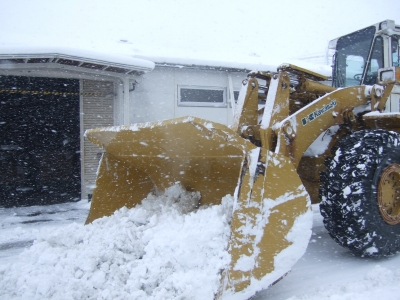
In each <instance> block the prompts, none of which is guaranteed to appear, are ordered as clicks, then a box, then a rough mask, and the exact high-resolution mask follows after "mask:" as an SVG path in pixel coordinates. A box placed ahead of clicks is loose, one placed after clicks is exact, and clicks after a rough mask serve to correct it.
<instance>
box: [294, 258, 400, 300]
mask: <svg viewBox="0 0 400 300" xmlns="http://www.w3.org/2000/svg"><path fill="white" fill-rule="evenodd" d="M399 280H400V270H396V271H392V270H389V269H387V268H384V267H381V266H379V265H378V266H376V267H375V268H374V269H372V270H371V271H369V272H368V273H367V274H366V275H365V276H364V278H363V279H362V280H358V281H355V280H350V279H349V281H350V282H349V283H347V284H343V285H332V286H330V287H327V286H323V287H322V286H321V287H319V288H317V289H316V290H315V291H314V292H313V293H311V294H308V295H303V296H299V297H297V296H295V297H291V298H289V299H288V300H323V299H326V300H328V299H329V300H339V299H349V300H350V299H351V300H365V299H381V298H384V299H399V288H398V283H399Z"/></svg>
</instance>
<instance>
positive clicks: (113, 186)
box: [86, 117, 312, 299]
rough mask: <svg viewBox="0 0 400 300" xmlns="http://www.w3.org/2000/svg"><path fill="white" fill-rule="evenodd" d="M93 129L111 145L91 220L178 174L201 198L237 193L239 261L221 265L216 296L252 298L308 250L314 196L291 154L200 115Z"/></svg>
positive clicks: (234, 227)
mask: <svg viewBox="0 0 400 300" xmlns="http://www.w3.org/2000/svg"><path fill="white" fill-rule="evenodd" d="M86 136H87V138H88V139H89V140H90V141H92V142H93V143H95V144H97V145H99V146H101V147H103V148H104V149H105V151H106V152H105V153H104V155H103V157H102V160H101V163H100V167H99V170H98V174H97V179H96V188H95V189H94V191H93V198H92V204H91V208H90V213H89V216H88V218H87V221H86V223H90V222H92V221H93V220H95V219H97V218H100V217H103V216H108V215H111V214H112V213H113V212H114V211H115V210H117V209H119V208H121V207H123V206H126V207H128V208H131V207H134V206H135V205H136V204H139V203H141V200H142V199H143V198H145V197H146V196H147V194H148V193H150V192H151V191H154V190H159V191H163V190H164V189H166V188H168V187H169V186H171V185H173V184H175V183H176V182H180V184H181V185H182V186H183V187H184V188H185V189H187V190H188V191H199V192H200V194H201V200H200V203H199V205H216V204H220V203H221V199H222V198H223V197H224V196H225V195H227V194H231V195H232V194H234V195H235V203H234V208H233V216H232V223H231V237H230V241H229V245H228V251H229V253H230V255H231V262H230V264H229V265H228V266H226V269H225V270H221V271H222V276H221V284H220V287H219V291H218V294H217V295H216V298H219V299H248V298H249V297H251V296H252V295H254V294H255V293H256V292H257V291H259V290H262V289H265V288H267V287H268V286H270V285H271V284H273V283H274V282H275V281H277V280H279V279H280V278H281V277H282V276H284V275H285V274H286V273H287V272H289V271H290V269H291V267H292V265H293V264H294V263H295V262H296V261H297V260H298V259H299V258H300V257H301V256H302V255H303V254H304V252H305V249H306V247H307V244H308V240H309V238H310V235H311V223H312V213H311V209H310V200H309V196H308V194H307V192H306V191H305V189H304V187H303V185H302V184H301V181H300V178H299V177H298V175H297V172H296V169H295V167H294V166H293V163H292V162H291V160H290V159H289V158H286V157H284V156H283V155H281V154H276V153H273V152H270V151H267V150H265V149H261V148H259V147H256V146H255V145H253V144H252V143H251V142H249V141H248V140H246V139H243V138H242V137H240V136H239V135H238V134H237V133H236V132H234V131H233V130H231V129H230V128H228V127H226V126H224V125H221V124H217V123H213V122H210V121H205V120H202V119H199V118H194V117H184V118H178V119H173V120H166V121H161V122H152V123H144V124H135V125H130V126H119V127H108V128H99V129H92V130H88V131H87V132H86ZM263 151H264V152H265V153H264V152H263ZM261 153H262V155H261ZM262 160H265V161H264V162H263V161H262ZM194 280H195V279H194Z"/></svg>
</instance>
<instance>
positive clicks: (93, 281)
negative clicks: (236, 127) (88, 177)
mask: <svg viewBox="0 0 400 300" xmlns="http://www.w3.org/2000/svg"><path fill="white" fill-rule="evenodd" d="M198 201H199V194H198V193H188V192H185V191H183V190H182V188H181V187H180V186H179V185H175V186H173V187H171V188H169V189H168V190H166V192H165V193H164V194H163V195H160V196H155V195H151V194H150V195H149V196H148V197H147V198H146V199H145V200H143V203H142V205H140V206H137V207H136V208H134V209H131V210H128V209H126V208H122V209H120V210H119V211H117V212H115V214H114V215H113V216H111V217H106V218H102V219H99V220H96V221H95V222H93V223H92V224H90V225H87V226H83V225H80V224H71V225H68V226H66V227H63V228H60V229H57V230H55V231H54V232H53V233H52V234H50V235H42V236H39V237H38V239H37V240H36V241H35V243H34V244H33V246H32V247H31V248H30V249H28V250H26V251H25V252H23V253H22V254H21V255H20V257H19V260H18V261H17V262H16V263H14V264H12V265H7V266H6V267H2V268H1V270H0V278H1V280H0V290H1V291H2V292H1V294H2V297H3V298H7V299H16V298H17V299H21V298H22V299H46V298H52V299H213V297H214V294H215V293H216V291H217V288H218V286H219V281H220V270H221V269H224V268H225V266H226V265H227V264H229V260H230V257H229V255H228V253H227V252H226V250H225V249H226V246H227V243H228V239H229V234H230V229H229V222H230V218H231V213H232V203H233V197H231V196H226V197H224V198H223V199H222V204H221V205H217V206H211V207H206V208H200V209H196V205H197V204H198Z"/></svg>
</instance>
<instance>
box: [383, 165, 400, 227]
mask: <svg viewBox="0 0 400 300" xmlns="http://www.w3.org/2000/svg"><path fill="white" fill-rule="evenodd" d="M378 205H379V211H380V213H381V215H382V217H383V219H384V220H385V222H386V223H388V224H390V225H396V224H398V223H400V165H398V164H391V165H389V166H388V167H386V169H384V170H383V172H382V175H381V179H380V181H379V186H378Z"/></svg>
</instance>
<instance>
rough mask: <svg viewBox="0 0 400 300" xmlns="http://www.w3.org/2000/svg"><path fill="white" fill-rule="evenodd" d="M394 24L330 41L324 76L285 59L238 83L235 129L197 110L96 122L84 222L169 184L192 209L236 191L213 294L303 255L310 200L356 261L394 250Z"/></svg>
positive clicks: (248, 290)
mask: <svg viewBox="0 0 400 300" xmlns="http://www.w3.org/2000/svg"><path fill="white" fill-rule="evenodd" d="M399 37H400V27H399V26H396V25H395V23H394V22H393V21H391V20H386V21H384V22H381V23H378V24H375V25H372V26H370V27H367V28H365V29H362V30H359V31H356V32H354V33H351V34H348V35H346V36H343V37H340V38H338V39H335V40H332V41H331V42H330V43H329V50H330V51H331V52H333V66H332V69H333V70H332V71H333V72H332V86H330V85H327V84H326V82H327V80H328V77H326V76H323V75H320V74H318V73H315V72H312V71H310V70H306V69H303V68H300V67H298V66H295V65H292V64H282V65H280V66H279V67H278V69H277V71H276V72H261V71H253V72H250V73H249V74H248V78H247V79H245V80H244V81H243V85H242V88H241V91H240V94H239V99H238V101H237V103H236V104H235V103H233V105H235V112H234V120H233V125H232V126H230V127H227V126H225V125H222V124H217V123H214V122H211V121H207V120H203V119H200V118H196V117H190V116H189V117H182V118H176V119H172V120H164V121H159V122H151V123H143V124H133V125H126V126H119V127H109V128H97V129H91V130H88V131H87V132H86V136H87V138H88V139H89V140H90V141H92V142H93V143H95V144H97V145H99V146H101V147H103V148H104V149H105V153H104V154H103V157H102V159H101V162H100V166H99V170H98V175H97V181H96V188H95V190H94V192H93V198H92V204H91V208H90V213H89V216H88V219H87V223H90V222H92V221H94V220H95V219H97V218H101V217H104V216H108V215H111V214H112V213H113V212H114V211H115V210H117V209H119V208H121V207H123V206H126V207H128V208H130V207H134V206H135V205H136V204H138V203H140V202H141V200H142V199H143V198H145V197H146V195H147V194H148V193H150V192H151V191H152V190H154V189H156V190H158V191H162V190H165V189H166V188H168V187H169V186H171V185H173V184H174V183H176V182H180V183H181V185H182V186H183V187H184V188H185V189H187V190H188V191H199V192H200V194H201V201H200V203H199V205H217V204H220V202H221V198H222V197H224V196H225V195H226V194H231V195H234V198H235V203H234V207H233V211H232V221H231V236H230V240H229V244H228V245H227V249H228V251H229V253H230V256H231V262H230V264H229V265H228V266H226V268H225V269H224V270H221V282H220V287H219V291H218V293H217V294H216V295H215V298H216V299H248V298H250V297H251V296H253V295H254V293H255V292H257V291H259V290H262V289H266V288H268V287H269V286H270V285H272V284H273V283H274V282H276V281H277V280H279V279H280V278H282V277H283V276H284V275H285V274H286V273H287V272H289V271H290V269H291V267H292V265H293V264H294V263H295V262H296V261H297V260H298V259H299V258H300V257H301V256H302V255H303V254H304V252H305V250H306V247H307V244H308V241H309V238H310V235H311V227H312V212H311V204H312V203H320V211H321V213H322V215H323V217H324V224H325V226H326V228H327V230H328V232H329V234H330V235H331V236H332V238H333V239H334V240H335V241H336V242H338V243H339V244H340V245H342V246H344V247H346V248H347V249H349V250H350V251H352V252H354V253H355V254H357V255H360V256H369V257H371V256H383V255H392V254H395V253H396V252H397V251H399V250H400V224H399V223H400V201H399V198H400V134H399V133H400V113H399V98H400V67H399Z"/></svg>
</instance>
